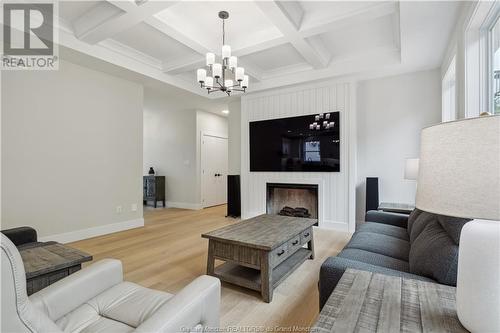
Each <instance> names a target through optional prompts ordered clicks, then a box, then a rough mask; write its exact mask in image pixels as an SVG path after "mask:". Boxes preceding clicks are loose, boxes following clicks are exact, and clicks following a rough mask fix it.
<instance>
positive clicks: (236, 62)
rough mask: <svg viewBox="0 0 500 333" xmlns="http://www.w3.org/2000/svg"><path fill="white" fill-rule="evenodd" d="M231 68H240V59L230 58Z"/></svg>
mask: <svg viewBox="0 0 500 333" xmlns="http://www.w3.org/2000/svg"><path fill="white" fill-rule="evenodd" d="M228 65H229V68H231V69H234V68H236V67H237V66H238V58H236V57H235V56H231V57H229V63H228Z"/></svg>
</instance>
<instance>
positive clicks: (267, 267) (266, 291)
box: [260, 251, 273, 303]
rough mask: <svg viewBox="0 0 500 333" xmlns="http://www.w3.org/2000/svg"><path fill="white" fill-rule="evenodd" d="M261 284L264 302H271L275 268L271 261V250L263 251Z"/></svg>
mask: <svg viewBox="0 0 500 333" xmlns="http://www.w3.org/2000/svg"><path fill="white" fill-rule="evenodd" d="M260 279H261V281H260V285H261V287H260V288H261V291H260V293H261V295H262V298H263V299H264V302H267V303H271V301H272V300H273V268H272V267H271V263H270V262H269V252H268V251H262V252H261V256H260Z"/></svg>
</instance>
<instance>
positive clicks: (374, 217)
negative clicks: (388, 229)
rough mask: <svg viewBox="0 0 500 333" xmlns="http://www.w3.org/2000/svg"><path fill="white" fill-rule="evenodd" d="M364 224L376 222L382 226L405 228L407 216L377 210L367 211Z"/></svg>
mask: <svg viewBox="0 0 500 333" xmlns="http://www.w3.org/2000/svg"><path fill="white" fill-rule="evenodd" d="M365 221H366V222H376V223H383V224H390V225H393V226H396V227H400V228H405V229H407V227H408V215H406V214H398V213H389V212H382V211H379V210H369V211H367V212H366V215H365Z"/></svg>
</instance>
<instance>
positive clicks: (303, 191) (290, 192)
mask: <svg viewBox="0 0 500 333" xmlns="http://www.w3.org/2000/svg"><path fill="white" fill-rule="evenodd" d="M266 192H267V194H266V212H267V214H278V215H285V216H294V217H304V218H311V219H316V220H318V185H314V184H285V183H267V185H266ZM316 225H317V223H316Z"/></svg>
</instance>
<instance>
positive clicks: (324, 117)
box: [309, 113, 335, 131]
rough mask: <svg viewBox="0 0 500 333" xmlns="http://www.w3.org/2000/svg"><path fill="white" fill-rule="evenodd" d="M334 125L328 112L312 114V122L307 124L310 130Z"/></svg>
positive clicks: (328, 127)
mask: <svg viewBox="0 0 500 333" xmlns="http://www.w3.org/2000/svg"><path fill="white" fill-rule="evenodd" d="M334 126H335V122H334V121H330V114H329V113H325V114H323V113H320V114H317V115H315V116H314V122H313V123H311V124H309V129H310V130H317V131H319V130H321V129H323V130H329V129H330V128H333V127H334Z"/></svg>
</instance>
